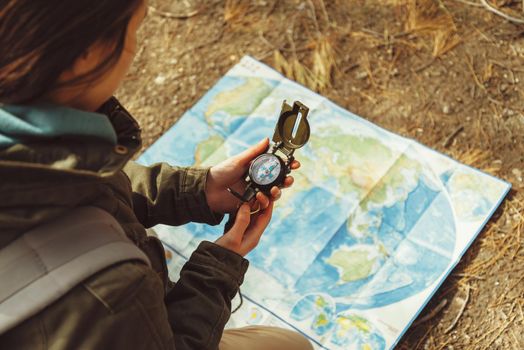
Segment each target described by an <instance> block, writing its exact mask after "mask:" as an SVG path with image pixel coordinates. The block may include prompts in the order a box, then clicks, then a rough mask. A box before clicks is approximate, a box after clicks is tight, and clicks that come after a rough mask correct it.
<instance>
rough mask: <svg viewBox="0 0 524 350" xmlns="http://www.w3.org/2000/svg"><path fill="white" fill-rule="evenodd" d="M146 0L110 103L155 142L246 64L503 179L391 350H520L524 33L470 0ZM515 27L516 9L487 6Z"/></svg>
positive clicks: (500, 1)
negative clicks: (130, 62) (264, 67)
mask: <svg viewBox="0 0 524 350" xmlns="http://www.w3.org/2000/svg"><path fill="white" fill-rule="evenodd" d="M478 1H479V2H477V0H469V1H464V0H441V1H438V0H332V1H327V0H325V1H324V0H306V1H303V0H284V1H278V0H252V1H248V0H226V1H208V0H198V1H195V0H184V1H182V0H180V1H170V0H150V3H149V5H150V9H149V15H148V17H147V19H146V21H145V23H144V26H143V28H142V29H141V31H140V38H141V49H140V50H139V52H138V54H137V59H136V62H135V64H134V66H133V68H132V70H131V72H130V74H129V76H128V78H127V80H126V82H125V84H124V86H123V87H122V88H121V89H120V90H119V91H118V94H117V95H118V97H119V98H120V99H121V100H122V101H123V102H124V104H125V105H126V106H127V107H128V109H129V110H130V111H131V112H132V113H133V114H134V115H135V116H136V118H137V119H138V120H139V122H140V124H141V125H142V128H143V136H144V147H147V146H149V145H151V143H152V142H154V141H155V140H156V139H157V138H158V137H159V136H160V135H162V134H163V133H164V132H165V131H166V130H167V129H168V128H169V127H171V125H172V124H174V123H175V122H176V121H177V120H178V118H180V117H181V115H182V114H183V113H184V111H186V110H187V109H189V108H190V107H191V106H192V105H193V104H194V103H195V102H196V101H197V100H198V99H199V98H200V97H201V96H202V95H203V94H204V93H205V92H206V91H207V90H208V89H209V88H210V87H211V86H212V85H213V84H214V83H215V82H216V81H217V79H219V78H220V77H221V76H222V75H223V74H224V73H225V72H226V71H227V70H228V69H229V68H231V67H232V66H233V65H234V64H235V63H237V62H238V61H239V60H240V58H241V57H242V56H243V55H251V56H253V57H255V58H257V59H259V60H261V61H263V62H265V63H267V64H269V65H271V66H273V67H275V68H277V69H279V70H280V71H281V72H283V73H284V74H285V75H287V76H288V77H290V78H292V79H294V80H297V81H299V82H301V83H303V84H305V85H306V86H308V87H310V88H312V89H314V90H316V91H319V92H320V93H322V94H323V95H325V96H326V97H328V98H329V99H331V100H332V101H334V102H336V103H337V104H339V105H341V106H342V107H344V108H346V109H348V110H350V111H352V112H355V113H357V114H359V115H360V116H362V117H364V118H366V119H368V120H370V121H372V122H373V123H376V124H378V125H380V126H382V127H385V128H387V129H389V130H392V131H394V132H396V133H398V134H401V135H404V136H408V137H411V138H414V139H415V140H417V141H419V142H421V143H423V144H426V145H428V146H430V147H432V148H435V149H437V150H439V151H441V152H443V153H446V154H449V155H450V156H452V157H454V158H456V159H458V160H460V161H462V162H464V163H466V164H470V165H472V166H475V167H477V168H480V169H482V170H484V171H487V172H489V173H491V174H493V175H495V176H498V177H501V178H503V179H505V180H507V181H509V182H511V183H512V184H513V190H512V192H511V193H510V195H509V197H508V199H507V200H506V202H505V203H504V204H503V205H502V207H501V208H500V210H499V211H498V212H497V213H496V215H495V217H494V218H493V219H492V220H491V221H490V222H489V223H488V225H487V227H486V229H485V230H484V231H483V232H482V233H481V234H480V235H479V237H478V238H477V240H476V241H475V242H474V243H473V245H472V246H471V248H470V249H469V250H468V251H467V252H466V254H465V256H464V258H463V259H462V260H461V262H460V264H459V265H458V266H457V268H455V270H454V271H453V272H452V274H451V275H450V276H449V278H448V279H447V280H446V282H445V283H444V285H442V287H441V288H440V289H439V290H438V292H437V293H436V294H435V296H434V297H433V298H432V301H431V302H430V304H429V305H428V306H427V307H426V309H425V310H424V311H423V313H422V314H421V315H420V317H419V318H418V320H417V321H415V323H414V324H413V326H412V327H411V328H410V330H409V331H408V332H407V333H406V335H405V336H404V337H403V338H402V340H401V342H400V344H399V346H398V348H399V349H522V348H524V336H523V334H522V330H523V329H524V311H523V308H524V249H523V245H524V242H523V239H524V237H523V234H522V233H523V231H524V24H517V23H512V22H510V21H507V20H505V19H503V18H501V17H500V16H498V15H495V14H493V13H492V12H490V11H487V10H486V9H485V8H484V7H481V6H478V4H480V0H478ZM491 1H492V2H491V3H492V4H493V5H494V6H498V8H499V9H500V10H502V11H504V12H505V13H508V14H511V15H512V16H514V17H520V18H524V3H523V2H522V1H520V0H518V1H517V0H514V1H511V0H497V1H494V0H491Z"/></svg>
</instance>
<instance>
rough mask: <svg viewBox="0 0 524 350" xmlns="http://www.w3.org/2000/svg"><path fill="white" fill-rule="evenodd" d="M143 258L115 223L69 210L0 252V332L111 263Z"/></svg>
mask: <svg viewBox="0 0 524 350" xmlns="http://www.w3.org/2000/svg"><path fill="white" fill-rule="evenodd" d="M129 260H138V261H142V262H143V263H145V264H147V265H149V266H150V265H151V264H150V262H149V259H148V258H147V256H146V255H145V254H144V253H143V252H142V251H141V250H140V249H139V248H138V247H137V246H136V245H135V244H133V243H132V242H131V241H130V240H129V238H127V236H126V235H125V233H124V230H123V229H122V227H121V226H120V224H119V223H118V221H116V219H115V218H114V217H113V216H112V215H110V214H109V213H107V212H106V211H104V210H102V209H99V208H95V207H81V208H77V209H74V210H72V211H70V212H68V213H67V214H65V215H64V216H62V217H60V218H59V219H57V220H54V221H52V222H49V223H46V224H44V225H41V226H38V227H37V228H35V229H33V230H31V231H29V232H26V233H25V234H23V235H22V236H21V237H19V238H17V239H16V240H15V241H13V242H12V243H10V244H9V245H7V246H6V247H4V248H3V249H0V334H2V333H4V332H6V331H7V330H9V329H11V328H13V327H15V326H16V325H18V324H19V323H21V322H23V321H24V320H26V319H28V318H30V317H31V316H33V315H35V314H37V313H38V312H40V311H42V310H43V309H44V308H45V307H46V306H48V305H50V304H51V303H53V302H55V301H56V300H58V299H59V298H61V297H62V296H63V295H64V294H66V293H67V292H68V291H69V290H71V289H72V288H73V287H75V286H76V285H77V284H79V283H80V282H82V281H83V280H85V279H87V278H88V277H90V276H92V275H94V274H95V273H97V272H98V271H100V270H102V269H104V268H106V267H109V266H111V265H113V264H116V263H119V262H123V261H129Z"/></svg>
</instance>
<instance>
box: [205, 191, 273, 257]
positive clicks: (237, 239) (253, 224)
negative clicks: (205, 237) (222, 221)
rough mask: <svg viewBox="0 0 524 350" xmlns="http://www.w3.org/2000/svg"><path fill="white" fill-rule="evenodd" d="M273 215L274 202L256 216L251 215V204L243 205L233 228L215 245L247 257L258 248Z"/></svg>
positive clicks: (270, 202)
mask: <svg viewBox="0 0 524 350" xmlns="http://www.w3.org/2000/svg"><path fill="white" fill-rule="evenodd" d="M272 213H273V201H269V203H268V205H267V207H266V208H265V209H264V210H261V211H259V212H258V213H256V214H254V215H251V208H250V206H249V204H247V203H244V204H242V205H241V206H240V208H238V212H237V214H236V217H235V223H234V224H233V226H231V228H230V229H229V231H227V232H226V233H225V234H224V235H223V236H221V237H220V238H219V239H217V240H216V241H215V243H216V244H218V245H219V246H221V247H224V248H226V249H229V250H231V251H233V252H235V253H237V254H240V255H242V256H245V255H246V254H247V253H249V252H250V251H251V250H253V249H254V248H255V247H256V246H257V244H258V242H259V241H260V237H261V236H262V233H264V230H265V229H266V227H267V225H268V224H269V221H271V215H272Z"/></svg>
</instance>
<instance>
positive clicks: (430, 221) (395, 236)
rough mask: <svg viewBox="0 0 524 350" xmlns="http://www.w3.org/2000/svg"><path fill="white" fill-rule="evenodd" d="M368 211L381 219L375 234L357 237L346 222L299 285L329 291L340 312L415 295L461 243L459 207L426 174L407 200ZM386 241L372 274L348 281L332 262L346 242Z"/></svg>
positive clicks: (373, 245) (441, 270)
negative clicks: (455, 215)
mask: <svg viewBox="0 0 524 350" xmlns="http://www.w3.org/2000/svg"><path fill="white" fill-rule="evenodd" d="M368 215H371V216H372V217H373V216H376V217H379V218H380V220H379V222H380V223H381V224H380V226H378V228H376V230H375V231H373V230H370V232H369V235H367V236H365V237H357V236H355V235H354V234H352V233H351V232H350V231H348V225H347V224H346V223H344V224H343V225H341V226H340V228H339V229H338V231H337V233H336V234H335V235H334V236H333V237H332V239H331V240H330V242H329V243H328V244H327V245H326V246H325V247H324V249H323V250H322V251H321V252H320V254H319V255H318V256H317V257H316V259H315V260H314V262H313V263H312V264H311V265H310V266H309V267H308V268H307V270H306V272H305V273H304V274H303V276H301V278H300V279H299V280H298V281H297V283H296V285H295V291H296V292H297V293H299V294H302V295H305V294H308V293H312V292H324V293H327V294H329V295H330V296H332V297H333V298H334V299H335V300H337V312H339V311H342V310H346V309H349V308H353V309H368V308H374V307H379V306H384V305H388V304H391V303H394V302H397V301H400V300H402V299H405V298H407V297H409V296H411V295H414V294H416V293H418V292H420V291H422V290H423V289H425V288H427V287H428V286H429V285H430V284H432V283H433V282H435V281H436V280H437V279H438V277H439V276H441V275H442V273H444V272H445V270H446V269H447V267H448V265H449V263H450V261H451V258H452V257H451V252H453V249H454V245H455V225H454V222H453V212H452V209H451V206H450V203H449V200H448V198H447V196H446V195H445V192H436V191H435V190H433V189H432V188H430V187H429V186H427V185H425V184H424V182H423V180H420V182H419V184H418V186H416V188H415V189H414V190H413V191H412V192H411V193H410V194H409V195H408V197H407V199H406V200H405V201H403V202H397V203H396V204H395V205H393V206H391V207H385V208H383V209H382V210H380V209H374V210H373V211H371V212H368ZM357 244H358V245H359V247H364V248H366V247H369V248H370V249H375V251H378V252H380V251H381V250H380V249H376V247H378V246H382V247H383V250H384V251H385V252H386V253H383V254H379V255H378V257H376V260H375V264H378V265H379V266H380V267H379V268H377V269H374V271H373V273H371V274H370V275H369V276H365V277H363V278H360V279H357V280H353V281H344V280H342V279H341V274H340V271H339V269H338V268H337V267H335V266H333V265H330V264H329V263H327V260H328V259H329V257H331V256H332V255H333V254H334V252H336V251H339V250H340V249H341V247H351V246H355V245H357Z"/></svg>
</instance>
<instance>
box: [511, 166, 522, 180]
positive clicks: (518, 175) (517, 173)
mask: <svg viewBox="0 0 524 350" xmlns="http://www.w3.org/2000/svg"><path fill="white" fill-rule="evenodd" d="M511 173H512V174H513V175H515V178H516V179H517V181H519V182H522V171H521V170H519V169H517V168H515V169H513V170H511Z"/></svg>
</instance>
